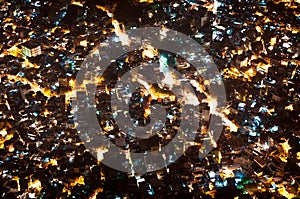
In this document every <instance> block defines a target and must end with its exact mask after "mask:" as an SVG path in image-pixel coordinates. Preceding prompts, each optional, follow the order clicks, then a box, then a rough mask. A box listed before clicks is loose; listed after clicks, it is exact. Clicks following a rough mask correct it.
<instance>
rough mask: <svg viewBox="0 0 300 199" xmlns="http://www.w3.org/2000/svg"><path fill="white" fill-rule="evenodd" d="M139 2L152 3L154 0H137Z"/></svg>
mask: <svg viewBox="0 0 300 199" xmlns="http://www.w3.org/2000/svg"><path fill="white" fill-rule="evenodd" d="M139 2H140V3H153V2H154V0H139Z"/></svg>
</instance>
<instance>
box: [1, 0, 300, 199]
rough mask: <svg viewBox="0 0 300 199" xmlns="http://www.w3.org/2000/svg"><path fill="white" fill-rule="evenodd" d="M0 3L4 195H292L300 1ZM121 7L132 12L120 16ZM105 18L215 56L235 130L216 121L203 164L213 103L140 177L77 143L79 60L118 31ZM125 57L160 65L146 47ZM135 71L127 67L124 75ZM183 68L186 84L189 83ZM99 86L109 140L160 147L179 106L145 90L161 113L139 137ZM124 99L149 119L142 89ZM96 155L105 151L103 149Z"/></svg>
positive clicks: (297, 153) (298, 141) (299, 92)
mask: <svg viewBox="0 0 300 199" xmlns="http://www.w3.org/2000/svg"><path fill="white" fill-rule="evenodd" d="M1 5H2V6H1V9H0V24H1V27H2V29H3V31H2V32H1V33H0V38H1V41H3V42H2V43H0V88H1V92H0V154H1V155H0V157H1V158H0V167H1V169H0V175H1V177H0V183H1V184H2V186H1V188H0V195H1V197H2V198H18V197H21V198H22V197H24V198H36V197H45V198H89V197H90V198H272V197H274V198H288V199H292V198H297V197H299V195H300V193H299V183H300V175H299V167H300V134H299V133H300V132H299V129H300V126H299V125H300V122H299V118H300V106H299V104H300V103H299V99H300V87H299V85H300V84H299V81H300V68H299V64H300V60H299V53H300V27H299V24H300V23H299V22H300V13H299V7H300V3H299V1H264V0H262V1H258V2H257V1H251V0H247V1H237V0H226V1H211V2H210V1H208V2H206V1H172V2H169V1H140V2H139V1H132V2H131V1H130V2H128V3H124V2H122V1H112V2H105V3H103V5H102V4H101V3H99V2H94V1H91V0H90V1H89V0H86V1H85V2H81V1H63V0H62V1H60V0H58V1H55V2H48V1H33V0H32V1H27V0H24V1H18V2H16V1H11V2H2V3H1ZM114 5H116V6H114ZM128 9H135V10H138V11H137V12H136V13H134V12H129V13H128V12H126V13H125V11H124V10H128ZM142 11H143V12H142ZM137 13H138V14H137ZM124 16H125V17H124ZM113 20H118V21H120V22H124V24H123V25H125V27H126V29H128V28H136V27H143V26H164V27H168V28H171V29H174V30H177V31H180V32H183V33H185V34H187V35H189V36H191V37H193V38H194V39H195V40H197V41H198V42H199V43H201V44H202V45H203V46H204V47H205V48H206V49H207V51H208V52H209V54H210V55H211V56H212V58H213V60H214V61H215V63H216V65H217V66H218V68H219V70H220V71H221V74H222V77H223V81H224V84H225V87H226V93H227V102H228V104H227V107H225V108H224V110H222V111H221V112H222V114H223V115H224V118H226V121H230V122H231V124H232V125H233V126H234V128H231V127H230V126H228V125H227V123H226V122H225V123H224V130H223V133H222V135H221V136H220V138H219V140H217V142H216V147H215V148H214V149H213V150H212V151H211V152H210V153H209V154H208V155H207V156H206V157H205V158H202V159H199V157H198V153H199V150H200V146H201V143H202V141H203V140H202V138H203V134H204V133H206V132H205V130H206V129H207V125H208V124H209V120H210V113H209V108H210V107H209V103H201V105H200V106H201V110H202V115H199V117H201V120H202V125H203V127H201V131H199V132H198V134H197V136H196V138H195V140H193V142H194V146H192V147H190V148H188V149H187V151H186V152H185V153H184V155H182V156H181V157H174V159H173V160H168V161H171V162H172V161H175V162H174V163H172V164H170V165H169V166H167V167H166V168H163V169H160V170H158V171H154V172H149V173H147V174H143V175H140V174H135V173H134V172H133V173H130V174H127V173H124V172H120V171H116V170H114V169H111V168H109V167H107V166H105V165H103V164H101V163H100V162H98V161H97V158H95V157H93V156H92V155H91V154H90V153H89V151H88V150H87V149H86V148H85V146H84V143H83V142H82V141H81V140H80V139H79V136H78V134H77V132H76V128H75V127H76V124H75V123H74V118H73V114H72V102H73V103H74V102H75V100H77V98H76V95H77V96H78V95H89V94H88V93H86V92H81V91H78V92H77V93H75V94H74V93H73V92H72V90H73V89H74V85H75V83H74V81H75V78H76V74H77V72H78V70H79V68H80V66H81V63H82V62H83V60H84V58H85V57H86V56H87V55H88V54H89V52H90V51H91V50H92V49H93V48H95V47H96V46H97V45H98V44H99V43H100V42H101V41H103V40H104V39H105V38H107V37H108V36H110V35H112V34H114V33H116V34H118V33H117V32H116V31H117V28H116V27H115V26H114V24H113V23H112V21H113ZM120 24H121V23H120ZM131 58H133V60H131V59H130V60H131V61H132V62H133V63H135V64H140V63H141V62H143V61H147V62H149V61H153V62H154V61H157V56H156V57H155V56H154V57H152V58H151V59H148V58H147V59H146V58H145V57H143V56H142V52H134V53H133V54H132V57H131ZM134 58H137V59H139V61H140V62H136V61H135V60H134ZM168 59H169V60H171V61H172V60H174V57H172V56H169V58H168ZM119 61H120V60H119ZM171 61H170V62H169V63H171ZM120 63H121V61H120V62H118V63H116V64H115V66H116V67H115V68H114V67H110V70H111V71H107V74H104V75H103V76H104V79H105V80H110V81H115V80H114V79H113V78H119V77H120V76H121V74H122V72H120V71H119V72H117V71H118V70H119V68H118V66H119V65H120ZM118 64H119V65H118ZM133 65H134V64H132V63H130V61H129V62H128V63H127V67H129V68H130V67H132V66H133ZM125 66H126V64H124V62H122V67H123V69H125V68H126V67H125ZM181 67H182V68H185V67H183V66H181ZM188 70H189V68H188V67H187V68H185V71H186V72H187V74H188V75H187V77H188V78H193V77H192V75H189V73H188ZM190 74H192V73H190ZM88 75H89V74H88ZM105 83H106V82H104V84H105ZM104 84H100V85H99V89H98V90H97V95H96V96H97V97H96V99H95V101H96V108H97V115H98V119H99V122H100V125H101V126H102V128H103V129H104V130H105V131H106V133H107V137H108V138H109V139H110V140H111V141H112V142H113V143H115V144H116V145H118V146H119V147H120V148H122V149H124V150H128V149H130V150H131V151H135V152H144V151H148V150H159V148H160V147H163V146H164V145H165V144H167V143H168V142H169V141H170V140H171V139H172V137H174V135H175V134H176V130H174V128H175V129H176V127H177V126H178V125H179V123H180V105H179V104H178V103H177V102H176V100H175V99H174V97H173V96H172V94H170V93H164V92H163V91H161V90H160V89H159V88H157V87H155V85H153V88H155V89H153V90H152V91H153V93H150V94H151V95H153V96H158V97H157V99H152V103H154V102H155V103H160V104H162V105H163V106H164V107H165V108H166V110H168V111H169V113H170V114H169V115H168V118H167V122H166V124H167V125H166V128H165V130H164V131H161V132H159V133H158V134H157V135H155V136H153V137H151V138H150V139H146V140H143V139H136V138H135V137H134V136H130V133H128V134H126V133H125V134H124V133H120V132H119V131H118V130H117V126H116V125H115V124H114V123H113V119H112V118H111V117H110V114H111V109H110V107H109V101H110V94H111V91H113V89H112V87H111V86H107V85H108V84H107V85H104ZM111 85H113V83H112V84H111ZM198 95H199V96H198V97H199V101H200V102H201V100H202V99H205V95H203V93H198ZM131 101H132V104H131V107H130V113H131V115H132V117H133V118H136V119H137V120H139V122H141V123H144V124H147V123H148V122H149V112H148V109H149V103H150V102H151V100H150V99H149V95H145V94H144V93H143V90H142V89H141V90H139V91H137V92H136V94H135V95H133V97H132V99H131ZM142 102H143V103H142ZM150 118H151V116H150ZM175 147H176V146H175ZM102 158H109V156H107V155H105V153H104V154H103V157H102ZM120 158H123V159H124V164H127V166H132V164H134V163H132V160H130V158H128V157H120ZM177 158H178V159H177Z"/></svg>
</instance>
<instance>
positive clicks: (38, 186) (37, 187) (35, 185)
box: [28, 177, 42, 191]
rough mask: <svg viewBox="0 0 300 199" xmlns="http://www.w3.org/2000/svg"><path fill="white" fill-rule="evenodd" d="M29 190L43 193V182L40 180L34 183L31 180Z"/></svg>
mask: <svg viewBox="0 0 300 199" xmlns="http://www.w3.org/2000/svg"><path fill="white" fill-rule="evenodd" d="M30 178H31V177H30ZM28 188H29V189H35V190H37V191H41V189H42V184H41V181H39V180H35V181H32V180H31V179H30V181H29V182H28Z"/></svg>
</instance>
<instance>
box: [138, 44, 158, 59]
mask: <svg viewBox="0 0 300 199" xmlns="http://www.w3.org/2000/svg"><path fill="white" fill-rule="evenodd" d="M157 55H158V51H157V49H155V48H154V47H152V46H150V45H147V46H146V47H145V49H144V50H143V52H142V57H143V58H150V59H152V58H154V57H155V56H157Z"/></svg>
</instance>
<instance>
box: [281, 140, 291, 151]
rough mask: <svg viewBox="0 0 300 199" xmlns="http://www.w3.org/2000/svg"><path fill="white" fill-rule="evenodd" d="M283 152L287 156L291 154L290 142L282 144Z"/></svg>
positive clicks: (286, 141)
mask: <svg viewBox="0 0 300 199" xmlns="http://www.w3.org/2000/svg"><path fill="white" fill-rule="evenodd" d="M280 145H281V147H282V149H283V151H284V152H285V153H286V154H287V153H288V152H289V150H290V149H292V147H291V146H290V145H289V141H288V140H285V142H284V143H280Z"/></svg>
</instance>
